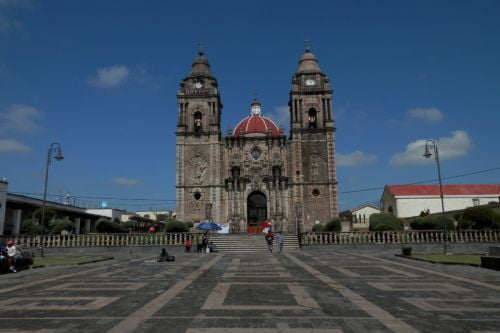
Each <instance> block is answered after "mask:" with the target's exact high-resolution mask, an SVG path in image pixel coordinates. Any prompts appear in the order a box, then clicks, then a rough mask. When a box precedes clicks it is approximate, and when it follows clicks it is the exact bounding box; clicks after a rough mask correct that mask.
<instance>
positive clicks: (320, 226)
mask: <svg viewBox="0 0 500 333" xmlns="http://www.w3.org/2000/svg"><path fill="white" fill-rule="evenodd" d="M324 228H325V226H324V225H323V224H321V223H317V224H315V225H313V227H312V231H313V232H323V229H324Z"/></svg>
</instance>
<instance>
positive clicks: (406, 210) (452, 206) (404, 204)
mask: <svg viewBox="0 0 500 333" xmlns="http://www.w3.org/2000/svg"><path fill="white" fill-rule="evenodd" d="M476 198H477V199H479V205H486V204H487V203H488V202H491V201H495V202H498V196H446V197H444V209H445V211H450V210H459V209H464V208H467V207H472V206H473V205H474V204H473V201H472V199H476ZM396 206H397V211H396V212H395V213H396V216H397V217H412V216H418V215H420V213H421V212H422V211H423V210H427V209H429V211H430V213H431V214H432V213H439V212H441V198H440V197H438V196H436V197H430V196H429V197H404V198H398V197H396ZM384 207H385V205H384Z"/></svg>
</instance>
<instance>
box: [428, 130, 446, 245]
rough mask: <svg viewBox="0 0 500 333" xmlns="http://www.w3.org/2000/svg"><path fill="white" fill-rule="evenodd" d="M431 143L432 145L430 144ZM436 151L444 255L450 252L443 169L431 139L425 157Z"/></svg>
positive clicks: (435, 146)
mask: <svg viewBox="0 0 500 333" xmlns="http://www.w3.org/2000/svg"><path fill="white" fill-rule="evenodd" d="M429 143H430V144H429ZM430 148H432V150H433V151H434V156H435V159H436V164H437V169H438V179H439V195H440V196H441V214H442V215H443V223H444V249H443V251H444V254H446V253H447V252H448V251H447V250H448V224H447V223H446V218H445V215H444V198H443V184H442V182H441V167H440V165H439V152H438V146H437V144H436V142H435V141H434V140H432V139H429V140H427V141H426V142H425V153H424V155H423V156H424V157H425V158H429V157H431V156H432V153H431V149H430Z"/></svg>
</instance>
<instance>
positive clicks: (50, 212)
mask: <svg viewBox="0 0 500 333" xmlns="http://www.w3.org/2000/svg"><path fill="white" fill-rule="evenodd" d="M33 215H34V217H35V219H37V220H38V221H41V220H42V215H44V217H43V219H44V220H45V221H44V223H43V225H44V226H47V225H48V224H49V223H48V222H49V221H50V220H52V219H53V218H54V217H55V216H56V211H55V210H54V209H52V208H50V207H45V213H44V212H43V208H42V207H40V208H38V209H37V210H35V212H34V213H33Z"/></svg>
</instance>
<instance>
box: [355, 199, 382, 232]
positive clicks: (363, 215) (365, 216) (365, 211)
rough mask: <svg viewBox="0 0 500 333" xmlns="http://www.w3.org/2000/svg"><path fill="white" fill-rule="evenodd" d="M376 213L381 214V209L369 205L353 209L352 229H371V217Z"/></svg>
mask: <svg viewBox="0 0 500 333" xmlns="http://www.w3.org/2000/svg"><path fill="white" fill-rule="evenodd" d="M375 213H380V208H378V207H376V206H374V205H369V204H368V205H362V206H359V207H356V208H353V209H351V214H352V227H353V228H355V229H368V228H369V227H370V215H372V214H375Z"/></svg>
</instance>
